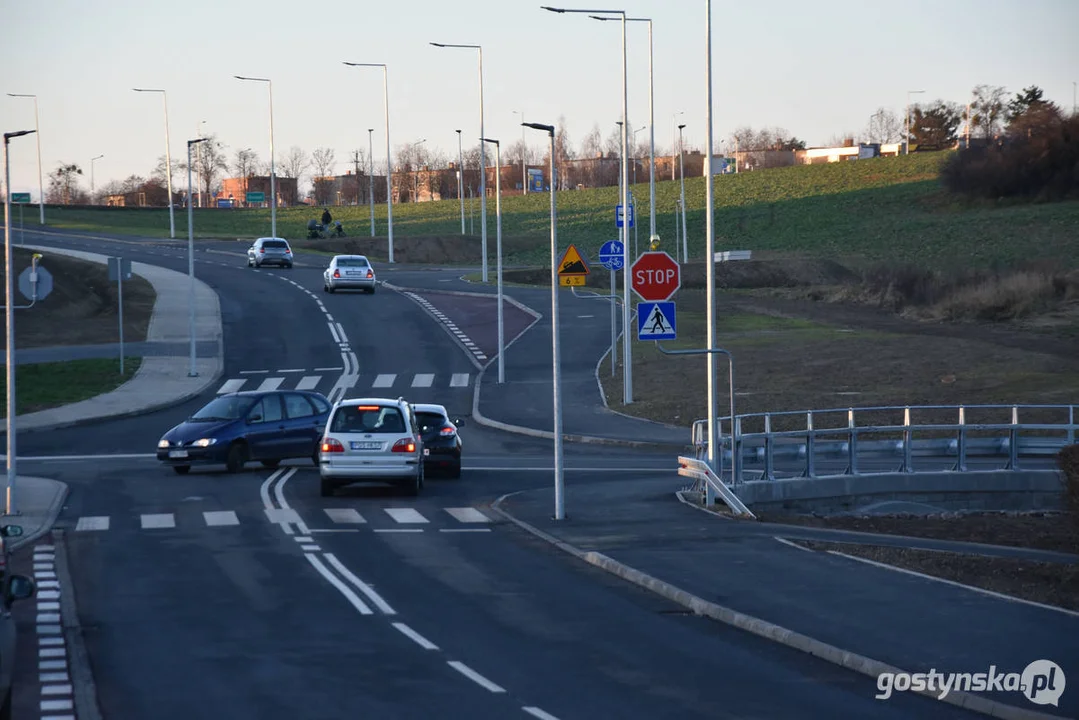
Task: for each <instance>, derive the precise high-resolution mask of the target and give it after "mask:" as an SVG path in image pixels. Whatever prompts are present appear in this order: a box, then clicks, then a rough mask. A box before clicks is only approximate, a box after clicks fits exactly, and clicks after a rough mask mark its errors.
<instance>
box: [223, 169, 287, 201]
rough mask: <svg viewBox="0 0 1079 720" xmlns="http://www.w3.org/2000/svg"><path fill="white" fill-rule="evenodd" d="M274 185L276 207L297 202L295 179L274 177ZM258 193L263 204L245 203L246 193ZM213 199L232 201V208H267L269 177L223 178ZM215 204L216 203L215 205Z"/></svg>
mask: <svg viewBox="0 0 1079 720" xmlns="http://www.w3.org/2000/svg"><path fill="white" fill-rule="evenodd" d="M274 185H275V186H276V188H275V189H276V190H277V206H278V207H281V206H288V205H295V204H296V203H297V202H299V191H298V185H297V182H296V178H286V177H281V176H275V177H274ZM249 192H260V193H262V194H263V197H265V198H266V201H265V202H262V203H252V204H250V205H248V203H247V193H249ZM215 199H221V200H232V206H233V207H269V206H270V176H269V175H252V176H251V177H246V178H225V179H224V180H222V181H221V190H220V191H218V193H217V195H216V197H215ZM215 204H216V203H215Z"/></svg>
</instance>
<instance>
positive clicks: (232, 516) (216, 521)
mask: <svg viewBox="0 0 1079 720" xmlns="http://www.w3.org/2000/svg"><path fill="white" fill-rule="evenodd" d="M202 516H203V517H204V518H205V519H206V524H207V525H211V526H213V525H239V524H240V518H238V517H236V513H235V512H233V511H232V510H211V511H207V512H204V513H203V514H202Z"/></svg>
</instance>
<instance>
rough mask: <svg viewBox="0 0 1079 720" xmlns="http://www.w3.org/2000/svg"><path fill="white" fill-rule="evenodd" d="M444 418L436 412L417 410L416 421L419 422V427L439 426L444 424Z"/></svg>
mask: <svg viewBox="0 0 1079 720" xmlns="http://www.w3.org/2000/svg"><path fill="white" fill-rule="evenodd" d="M446 422H447V421H446V418H445V417H444V416H443V415H441V414H440V413H436V412H417V413H416V423H417V424H419V426H420V429H421V430H422V429H423V428H435V427H437V428H440V427H442V426H443V425H445V424H446Z"/></svg>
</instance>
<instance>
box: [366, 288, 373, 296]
mask: <svg viewBox="0 0 1079 720" xmlns="http://www.w3.org/2000/svg"><path fill="white" fill-rule="evenodd" d="M367 294H368V295H374V294H375V289H374V288H373V287H372V288H367Z"/></svg>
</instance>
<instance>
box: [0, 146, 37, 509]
mask: <svg viewBox="0 0 1079 720" xmlns="http://www.w3.org/2000/svg"><path fill="white" fill-rule="evenodd" d="M36 132H37V130H19V131H17V132H11V133H4V298H5V301H4V320H5V323H6V325H7V357H6V362H7V513H6V514H7V515H18V510H17V509H16V507H15V478H16V476H17V475H18V473H17V472H16V470H17V468H16V455H15V280H14V277H13V272H12V271H13V270H14V263H13V262H12V260H11V163H10V162H8V145H9V144H10V142H11V138H17V137H22V136H23V135H29V134H31V133H36Z"/></svg>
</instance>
